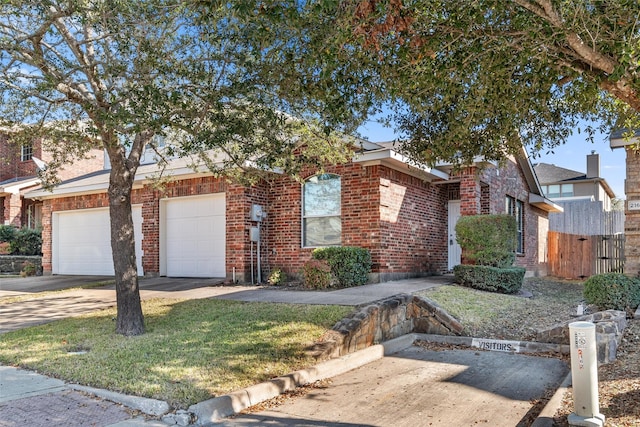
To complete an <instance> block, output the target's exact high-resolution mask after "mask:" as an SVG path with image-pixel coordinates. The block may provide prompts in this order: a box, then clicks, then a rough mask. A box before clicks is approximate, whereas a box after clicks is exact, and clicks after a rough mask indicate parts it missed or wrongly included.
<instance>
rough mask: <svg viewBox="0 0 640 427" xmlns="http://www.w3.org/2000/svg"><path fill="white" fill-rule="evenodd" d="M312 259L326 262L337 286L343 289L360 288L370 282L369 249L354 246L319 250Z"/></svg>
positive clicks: (330, 247) (314, 252)
mask: <svg viewBox="0 0 640 427" xmlns="http://www.w3.org/2000/svg"><path fill="white" fill-rule="evenodd" d="M312 257H313V258H314V259H317V260H322V261H326V263H327V264H328V265H329V267H330V268H331V275H332V276H333V282H335V285H336V286H338V287H341V288H348V287H351V286H360V285H364V284H365V283H367V281H368V280H369V272H371V254H370V253H369V251H368V250H367V249H364V248H358V247H354V246H329V247H326V248H317V249H314V251H313V252H312Z"/></svg>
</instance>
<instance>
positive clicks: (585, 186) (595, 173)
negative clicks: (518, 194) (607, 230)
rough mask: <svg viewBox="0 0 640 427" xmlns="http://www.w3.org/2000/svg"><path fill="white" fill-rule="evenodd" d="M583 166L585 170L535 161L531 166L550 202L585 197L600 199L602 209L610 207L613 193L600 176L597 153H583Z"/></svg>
mask: <svg viewBox="0 0 640 427" xmlns="http://www.w3.org/2000/svg"><path fill="white" fill-rule="evenodd" d="M586 165H587V173H584V172H578V171H574V170H571V169H565V168H561V167H558V166H556V165H550V164H548V163H538V164H536V165H534V170H535V172H536V175H537V176H538V181H539V182H540V185H541V186H542V191H543V193H544V194H545V196H546V197H547V198H549V199H551V200H553V201H554V202H569V201H576V200H589V201H596V202H602V209H603V210H605V211H609V210H611V201H612V199H614V198H615V194H614V192H613V190H612V189H611V187H609V184H608V183H607V181H606V180H605V179H604V178H602V177H601V176H600V155H599V154H597V153H596V152H595V151H592V152H591V154H588V155H587V163H586Z"/></svg>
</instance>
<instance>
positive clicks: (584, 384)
mask: <svg viewBox="0 0 640 427" xmlns="http://www.w3.org/2000/svg"><path fill="white" fill-rule="evenodd" d="M569 335H570V336H571V381H572V384H573V386H572V389H573V408H574V409H573V410H574V412H573V413H572V414H570V415H569V417H568V418H567V420H568V421H569V425H570V426H584V427H602V426H604V415H602V414H601V413H600V405H599V403H598V352H597V351H598V350H597V345H596V325H594V324H593V323H591V322H573V323H570V324H569Z"/></svg>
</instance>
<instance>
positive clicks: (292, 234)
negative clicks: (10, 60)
mask: <svg viewBox="0 0 640 427" xmlns="http://www.w3.org/2000/svg"><path fill="white" fill-rule="evenodd" d="M190 163H191V162H190V161H187V160H185V159H176V160H173V161H172V162H170V164H169V166H168V169H167V170H168V173H169V174H170V175H171V181H170V182H169V183H168V184H166V186H165V187H164V188H163V189H162V190H159V189H157V188H156V187H154V186H153V185H152V184H153V183H152V182H151V181H150V180H149V179H147V178H146V177H147V176H149V175H152V174H153V173H154V172H155V171H156V166H155V165H153V164H151V165H142V166H140V168H139V169H138V173H137V176H136V180H135V184H134V188H133V192H132V203H133V217H134V228H135V233H136V242H137V244H136V253H137V261H138V270H139V273H140V274H141V275H142V274H144V275H149V276H155V275H161V276H174V277H180V276H188V277H189V276H190V277H224V278H227V279H229V280H231V279H235V280H237V281H243V282H248V281H249V280H250V278H251V277H253V275H252V273H254V272H255V271H256V270H255V266H257V265H261V267H262V270H261V272H262V277H263V278H266V277H268V273H269V272H270V271H272V270H273V269H275V268H279V269H282V270H284V271H285V272H286V273H288V274H296V275H297V274H299V272H300V270H301V268H302V266H303V265H304V263H305V262H307V261H308V260H309V259H310V258H311V252H312V251H313V249H314V248H316V247H319V246H327V245H344V246H360V247H364V248H367V249H369V250H370V252H371V255H372V260H373V274H372V276H373V277H372V280H373V281H386V280H392V279H400V278H407V277H415V276H420V275H428V274H438V273H442V272H445V271H449V270H451V269H452V267H453V266H455V265H457V264H459V263H460V248H459V246H458V245H457V243H456V239H455V229H454V227H455V223H456V221H457V219H458V218H459V216H460V215H471V214H490V213H492V214H494V213H495V214H500V213H509V214H512V215H514V216H516V217H517V220H518V242H519V243H518V253H517V255H518V256H517V260H516V262H517V264H518V265H521V266H524V267H526V268H527V271H528V273H529V274H530V275H534V274H535V275H544V274H546V262H547V260H546V255H547V254H546V244H547V231H548V220H547V216H548V213H549V212H555V211H559V210H561V208H559V207H558V206H557V205H555V204H554V203H552V202H551V201H549V200H548V199H545V198H544V197H543V196H542V192H541V189H540V186H539V184H538V182H537V180H536V177H535V173H534V172H533V168H532V166H531V164H530V163H529V160H528V157H527V155H526V152H525V150H524V148H523V149H522V151H521V153H520V154H519V155H518V156H517V157H515V158H511V159H509V160H508V161H506V162H505V165H504V166H503V167H501V168H498V167H496V166H495V165H493V164H490V163H477V164H475V165H472V166H470V167H467V168H465V169H464V170H463V171H462V172H460V173H456V174H453V172H452V170H451V168H450V167H447V166H446V165H443V166H440V167H438V168H428V167H426V166H423V167H421V166H415V165H413V166H412V165H411V164H410V162H409V161H408V160H407V159H406V158H404V157H403V156H402V155H401V154H399V153H398V152H396V151H395V150H394V149H393V147H392V146H391V145H389V144H374V143H369V142H363V146H362V150H361V151H359V152H358V153H357V154H355V155H354V158H353V160H352V161H351V162H349V163H347V164H343V165H337V166H329V167H327V168H325V171H324V173H322V174H318V173H317V172H316V171H311V170H309V171H308V172H307V173H306V174H305V175H303V177H304V178H305V180H304V183H302V184H300V183H299V182H297V181H295V180H294V179H292V178H289V177H287V176H284V175H277V174H273V176H272V177H271V179H269V180H266V181H263V182H261V183H259V184H256V185H253V186H242V185H240V184H236V183H233V182H229V181H228V180H225V179H224V178H216V177H214V176H212V174H211V173H210V172H208V171H206V170H203V171H201V172H195V171H194V170H193V169H191V168H190V167H187V165H189V164H190ZM108 179H109V173H108V171H104V172H99V173H93V174H90V175H87V176H85V177H81V178H77V179H74V180H71V181H67V182H64V183H62V184H61V185H59V186H57V187H56V188H55V189H54V191H53V192H52V193H50V192H47V191H43V190H36V191H32V192H30V193H29V194H28V197H30V198H32V199H34V200H38V201H41V202H42V203H43V254H44V256H43V267H44V270H45V273H53V274H113V266H112V257H111V247H110V239H109V215H108V198H107V193H106V189H107V185H108ZM258 240H259V243H260V244H259V245H258V244H257V243H258ZM257 248H260V252H259V253H258V252H257ZM252 266H253V268H254V270H253V271H252Z"/></svg>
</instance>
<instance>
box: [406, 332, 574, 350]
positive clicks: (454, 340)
mask: <svg viewBox="0 0 640 427" xmlns="http://www.w3.org/2000/svg"><path fill="white" fill-rule="evenodd" d="M413 335H414V336H415V339H419V340H423V341H429V342H436V343H442V344H456V345H466V346H468V347H477V345H474V342H473V341H474V340H477V341H486V342H495V343H510V344H517V345H518V347H519V349H518V351H514V352H513V353H562V354H569V353H570V351H571V349H570V347H569V345H567V344H554V343H546V342H534V341H508V340H494V339H484V338H473V337H458V336H452V335H451V336H450V335H430V334H413ZM477 348H478V347H477ZM507 353H508V352H507Z"/></svg>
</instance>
